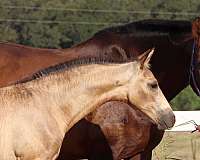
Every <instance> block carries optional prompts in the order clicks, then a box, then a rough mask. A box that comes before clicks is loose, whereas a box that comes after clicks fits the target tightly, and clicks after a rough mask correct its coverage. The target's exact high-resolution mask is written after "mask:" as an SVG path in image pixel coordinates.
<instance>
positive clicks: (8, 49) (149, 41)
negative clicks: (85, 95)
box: [0, 20, 193, 160]
mask: <svg viewBox="0 0 200 160" xmlns="http://www.w3.org/2000/svg"><path fill="white" fill-rule="evenodd" d="M192 43H193V41H192V37H191V23H190V22H187V21H162V20H150V21H140V22H134V23H132V24H129V25H125V26H121V27H116V28H111V29H107V30H104V31H101V32H100V33H98V34H96V35H95V36H94V37H92V38H91V39H89V40H88V41H86V42H84V43H81V44H79V45H77V46H75V47H72V48H70V49H64V50H43V49H33V48H30V47H24V46H21V45H12V44H1V46H0V48H1V51H0V52H1V54H0V56H3V57H4V60H3V61H2V63H1V64H2V66H3V67H1V71H2V72H1V75H4V76H3V77H4V78H5V81H4V82H3V83H1V85H6V84H9V83H12V82H14V81H16V80H19V79H21V78H24V77H26V76H27V74H32V73H34V72H35V71H36V70H39V69H40V68H43V67H46V66H49V65H51V64H53V63H59V62H61V61H64V59H65V57H66V59H69V60H70V59H73V58H79V57H81V56H90V57H91V56H94V57H97V56H101V57H105V58H108V59H114V60H121V59H123V60H127V59H130V58H132V57H135V56H137V55H139V54H140V51H142V50H144V49H145V48H149V47H152V46H153V47H154V46H155V47H156V54H155V55H154V56H153V59H152V62H151V66H152V69H153V73H154V74H155V75H156V77H157V78H158V79H159V84H160V85H161V89H162V90H163V92H164V94H165V96H166V97H167V98H168V100H170V99H171V98H173V97H174V96H175V95H176V94H177V93H178V92H179V91H181V90H182V89H183V88H184V87H186V86H187V85H188V84H189V78H188V77H189V67H190V58H191V53H192ZM169 51H170V52H169ZM55 52H57V53H56V54H55V56H53V53H55ZM171 52H172V53H171ZM43 53H44V54H43ZM59 53H64V54H63V55H61V54H59ZM41 55H43V56H42V57H40V56H41ZM50 57H54V58H52V59H51V58H50ZM16 58H17V60H16V61H15V59H16ZM1 59H2V58H1ZM40 59H41V61H40ZM177 61H179V62H180V63H177ZM169 62H170V65H168V64H169ZM45 65H46V66H45ZM25 66H26V67H25ZM10 68H11V69H10ZM13 68H16V69H17V70H18V72H17V73H16V74H18V73H21V74H20V75H17V76H16V77H15V74H13V73H12V76H13V78H11V79H7V80H6V78H7V77H10V75H9V74H10V73H11V71H12V69H13ZM185 71H188V72H185ZM173 75H175V77H176V79H172V78H171V77H172V76H173ZM12 76H11V77H12ZM0 81H1V80H0ZM109 105H110V104H109ZM114 105H115V106H117V105H116V102H115V103H114ZM119 105H120V106H121V105H122V104H121V103H119ZM123 105H124V107H126V105H127V104H123ZM116 108H118V107H116ZM127 110H128V109H127ZM97 112H98V111H97ZM120 112H121V111H119V113H120ZM135 112H137V113H138V114H133V112H129V113H131V114H130V115H131V116H130V115H129V116H124V117H123V118H121V119H118V128H119V129H121V130H124V135H129V136H130V135H132V137H134V135H135V134H137V133H135V132H134V133H131V134H129V133H128V132H126V127H127V128H128V126H129V125H127V124H129V123H131V122H129V119H131V117H135V121H136V122H137V124H138V125H139V126H141V125H140V121H138V120H140V119H141V118H140V117H143V118H142V119H145V118H146V117H145V116H142V115H141V114H140V113H139V112H138V111H135ZM119 113H117V115H118V114H119ZM122 115H125V114H122ZM138 115H140V116H139V117H138ZM93 117H94V115H93V114H92V116H89V118H87V119H88V120H91V121H92V120H93V119H95V117H94V118H93ZM126 119H128V123H127V120H126ZM110 121H111V122H112V120H110ZM95 122H96V120H95ZM80 123H82V124H77V126H78V127H77V126H74V128H73V129H71V130H70V132H69V133H68V134H67V135H66V137H67V138H69V137H70V139H68V141H64V142H63V144H64V145H63V147H62V148H61V154H60V157H59V158H60V159H73V157H70V158H65V157H67V155H65V152H66V153H68V155H73V156H74V155H78V156H80V155H83V157H81V158H87V157H89V158H93V159H98V157H99V159H106V158H107V159H109V158H110V159H111V156H110V154H109V153H110V150H109V148H108V147H107V148H106V147H105V145H106V142H105V141H103V140H105V137H104V136H103V135H101V136H100V133H101V132H100V128H99V127H97V126H95V125H92V124H91V123H88V122H86V121H85V120H82V121H81V122H80ZM96 123H97V122H96ZM108 123H109V122H108ZM108 123H107V124H108ZM89 124H91V125H90V126H89ZM111 124H112V123H110V125H111ZM122 124H124V125H122ZM133 124H135V123H133ZM83 126H85V127H84V128H85V129H82V128H83ZM94 126H95V127H94ZM100 126H101V124H100ZM102 126H103V124H102ZM131 127H133V126H131ZM101 128H103V127H101ZM146 128H149V130H147V132H146V131H145V132H142V127H139V129H141V131H138V133H143V135H141V137H143V138H142V140H143V142H136V141H128V138H131V137H127V138H126V137H125V138H124V137H123V134H122V135H118V137H119V138H118V139H117V140H118V141H119V142H120V143H116V147H117V149H119V148H120V150H121V148H123V152H122V153H123V157H120V155H119V158H126V157H128V156H132V155H134V154H135V153H134V151H132V152H133V153H132V154H130V152H129V151H128V154H127V155H126V149H127V148H126V147H125V146H126V144H128V145H129V143H130V145H132V146H133V145H134V144H135V145H136V146H138V147H140V148H142V149H141V150H140V151H142V150H143V149H144V148H145V151H144V152H143V153H142V154H141V155H142V156H141V157H142V159H145V160H146V159H148V158H149V157H151V150H152V149H153V148H154V147H155V146H156V145H157V144H158V143H159V142H160V140H161V138H162V135H163V131H161V132H160V131H158V130H157V129H156V128H157V127H156V126H154V125H153V124H152V123H150V122H149V125H148V126H147V127H146ZM75 130H76V131H75ZM113 130H114V129H113ZM73 131H74V132H73ZM91 133H96V134H91ZM107 133H111V132H106V134H107ZM106 134H105V136H106ZM112 134H113V133H112ZM112 134H111V135H112ZM108 136H109V134H108ZM77 137H78V138H79V139H78V140H79V141H78V140H77V139H76V138H77ZM116 137H117V135H116ZM123 138H124V140H123V141H122V139H123ZM76 140H77V141H76ZM115 140H116V138H115ZM88 141H90V142H91V143H87V142H88ZM108 141H109V140H108ZM92 142H94V143H92ZM95 142H101V143H99V145H95V144H96V143H95ZM103 142H104V143H103ZM127 142H128V143H127ZM74 143H76V144H74ZM133 143H134V144H133ZM72 144H73V145H72ZM109 144H111V145H115V144H114V143H111V142H110V143H109ZM130 145H129V146H130ZM73 146H78V147H79V148H80V150H78V149H76V150H72V148H73ZM78 147H76V148H78ZM114 147H115V146H114ZM104 148H106V149H105V150H103V149H104ZM81 150H82V151H81ZM67 151H72V152H67ZM140 151H138V152H140ZM77 152H78V153H77ZM113 152H114V153H115V151H113ZM101 157H102V158H101ZM108 157H109V158H108ZM147 157H148V158H147ZM75 158H77V157H75ZM78 158H79V157H78Z"/></svg>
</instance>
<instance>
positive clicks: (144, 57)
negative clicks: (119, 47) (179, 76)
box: [138, 48, 154, 69]
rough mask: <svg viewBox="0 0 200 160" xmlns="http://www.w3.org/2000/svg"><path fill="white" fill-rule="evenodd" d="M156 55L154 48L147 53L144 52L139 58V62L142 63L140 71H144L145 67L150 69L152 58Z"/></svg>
mask: <svg viewBox="0 0 200 160" xmlns="http://www.w3.org/2000/svg"><path fill="white" fill-rule="evenodd" d="M153 53H154V48H152V49H148V50H147V51H146V52H144V53H143V54H142V55H140V56H138V60H139V62H140V65H141V66H140V69H143V68H144V67H147V68H148V67H149V61H150V60H151V57H152V55H153Z"/></svg>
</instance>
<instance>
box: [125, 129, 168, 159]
mask: <svg viewBox="0 0 200 160" xmlns="http://www.w3.org/2000/svg"><path fill="white" fill-rule="evenodd" d="M163 135H164V131H162V130H158V129H157V126H155V125H152V127H151V131H150V138H149V143H148V145H147V147H146V148H145V150H144V151H143V152H141V153H140V154H137V155H136V156H134V157H132V158H130V160H151V158H152V150H153V149H154V148H155V147H156V146H157V145H158V144H159V143H160V141H161V140H162V138H163ZM127 160H129V159H127Z"/></svg>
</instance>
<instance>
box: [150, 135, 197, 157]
mask: <svg viewBox="0 0 200 160" xmlns="http://www.w3.org/2000/svg"><path fill="white" fill-rule="evenodd" d="M153 160H200V132H195V133H190V132H165V135H164V138H163V140H162V142H161V143H160V145H159V146H158V147H156V149H155V150H154V152H153Z"/></svg>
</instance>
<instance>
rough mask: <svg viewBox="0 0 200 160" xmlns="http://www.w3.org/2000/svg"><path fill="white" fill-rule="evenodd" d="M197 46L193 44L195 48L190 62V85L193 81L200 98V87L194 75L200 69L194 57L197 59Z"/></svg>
mask: <svg viewBox="0 0 200 160" xmlns="http://www.w3.org/2000/svg"><path fill="white" fill-rule="evenodd" d="M196 53H197V52H196V45H195V41H194V43H193V47H192V56H191V62H190V75H189V83H190V84H191V80H192V83H193V85H194V88H195V90H196V94H197V95H198V96H200V89H199V88H198V85H197V81H196V79H195V75H194V71H195V69H196V68H199V66H200V65H199V64H197V65H196V63H195V61H194V57H195V54H196Z"/></svg>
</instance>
